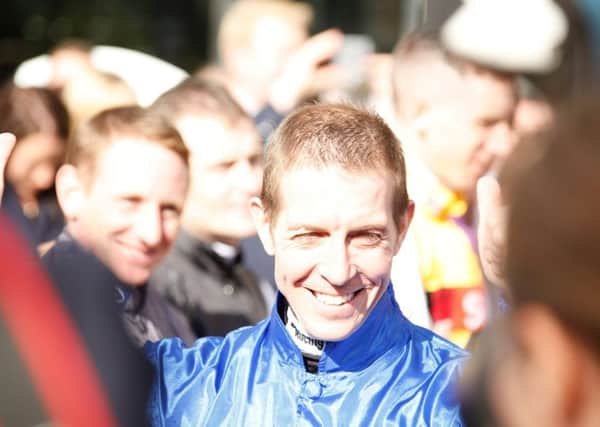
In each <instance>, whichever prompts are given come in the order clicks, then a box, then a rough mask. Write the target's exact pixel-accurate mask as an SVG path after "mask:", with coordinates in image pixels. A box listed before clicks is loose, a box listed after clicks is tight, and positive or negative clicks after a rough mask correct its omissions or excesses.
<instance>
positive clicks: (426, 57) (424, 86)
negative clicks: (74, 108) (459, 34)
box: [392, 32, 511, 119]
mask: <svg viewBox="0 0 600 427" xmlns="http://www.w3.org/2000/svg"><path fill="white" fill-rule="evenodd" d="M393 59H394V61H393V68H392V87H393V100H394V108H395V110H396V114H397V116H398V117H400V118H403V119H411V118H412V117H414V116H416V115H418V113H419V112H420V111H421V110H422V109H423V108H424V107H427V106H426V105H423V103H424V102H425V100H428V99H435V98H436V97H437V96H438V95H439V94H441V93H445V91H444V88H443V85H444V84H445V82H447V81H448V79H451V78H453V77H452V74H451V73H455V74H454V75H458V76H461V75H464V74H466V73H489V74H493V75H497V76H499V77H502V78H509V77H511V75H510V74H508V73H505V72H502V71H499V70H493V69H491V68H487V67H484V66H481V65H478V64H477V63H475V62H473V61H470V60H468V59H464V58H461V57H459V56H456V55H454V54H452V53H451V52H449V51H447V50H446V49H445V48H444V46H443V45H442V44H441V42H440V40H439V35H438V34H437V33H425V32H413V33H409V34H407V35H406V36H405V37H403V38H402V39H400V41H399V42H398V44H397V45H396V47H395V48H394V52H393ZM444 79H446V80H444ZM440 86H442V87H440ZM456 99H459V98H458V96H457V98H456Z"/></svg>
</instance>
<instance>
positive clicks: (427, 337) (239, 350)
mask: <svg viewBox="0 0 600 427" xmlns="http://www.w3.org/2000/svg"><path fill="white" fill-rule="evenodd" d="M281 298H282V296H281V295H278V300H279V299H281ZM276 307H277V304H276V305H275V308H274V309H273V311H272V313H271V315H270V317H269V318H267V319H266V320H264V321H262V322H261V323H259V324H258V325H256V326H253V327H246V328H241V329H238V330H236V331H234V332H231V333H230V334H228V335H227V336H226V337H225V338H216V337H209V338H201V339H199V340H198V341H196V343H195V344H194V346H193V347H190V348H185V346H184V345H183V343H182V342H181V341H180V340H179V339H168V340H162V341H159V342H157V343H148V344H146V347H145V350H146V353H147V355H148V357H149V359H150V360H151V362H152V363H153V364H154V367H155V369H156V373H157V379H156V383H155V387H154V390H153V393H152V397H151V402H150V407H149V411H150V418H151V421H152V424H153V425H155V426H182V427H187V426H222V425H226V426H359V425H360V426H364V425H373V426H384V425H386V426H387V425H390V426H391V425H394V426H444V427H445V426H461V425H462V421H461V419H460V414H459V407H458V404H457V399H456V397H455V395H454V384H455V382H456V379H457V375H458V374H459V370H460V367H461V365H462V364H463V362H464V361H465V359H466V357H467V353H466V352H464V351H463V350H461V349H460V348H458V347H456V346H454V345H453V344H451V343H450V342H448V341H446V340H444V339H443V338H440V337H438V336H437V335H435V334H433V333H432V332H430V331H428V330H426V329H423V328H420V327H417V326H415V325H413V324H412V323H410V322H409V321H408V320H406V318H405V317H404V316H403V315H402V313H401V312H400V309H399V308H398V305H397V304H396V302H395V299H394V295H393V291H392V287H391V286H389V287H388V290H387V292H386V293H385V294H384V295H383V297H382V298H381V300H380V301H379V302H378V303H377V305H376V307H375V308H374V309H373V311H372V312H371V314H370V315H369V317H368V318H367V319H366V320H365V321H364V323H363V324H362V325H361V326H360V327H359V328H358V329H357V330H356V331H355V332H354V333H353V334H352V335H351V336H350V337H348V338H347V339H345V340H343V341H339V342H327V343H326V345H325V349H324V352H323V355H322V356H321V359H320V361H319V365H318V367H319V369H318V373H316V374H311V373H308V372H307V371H306V369H305V367H304V362H303V358H302V354H301V353H300V351H299V350H298V348H297V347H296V345H295V344H294V342H293V341H292V339H291V337H290V336H289V335H288V332H287V331H286V329H285V325H284V324H283V321H282V320H281V317H280V315H279V314H278V311H277V309H276Z"/></svg>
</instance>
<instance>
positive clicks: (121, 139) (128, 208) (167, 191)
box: [43, 107, 192, 345]
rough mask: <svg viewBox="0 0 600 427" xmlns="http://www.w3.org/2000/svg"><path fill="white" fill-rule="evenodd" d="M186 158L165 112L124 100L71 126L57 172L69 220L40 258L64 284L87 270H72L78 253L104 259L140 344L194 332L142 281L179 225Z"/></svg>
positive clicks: (80, 280) (77, 281)
mask: <svg viewBox="0 0 600 427" xmlns="http://www.w3.org/2000/svg"><path fill="white" fill-rule="evenodd" d="M187 159H188V151H187V149H186V147H185V145H184V144H183V142H182V140H181V138H180V136H179V134H178V133H177V131H176V130H175V129H173V128H172V127H171V126H169V125H168V124H167V123H166V122H165V121H164V120H162V119H160V118H158V117H154V116H152V115H150V114H149V113H148V112H146V111H145V110H143V109H141V108H139V107H122V108H117V109H113V110H107V111H105V112H103V113H100V114H99V115H97V116H95V117H94V118H92V119H91V120H90V121H88V122H87V123H85V124H84V125H83V126H82V127H81V128H80V129H79V130H78V131H77V133H76V134H75V136H74V139H73V142H72V144H71V146H70V148H69V152H68V154H67V162H66V164H65V165H63V166H62V167H61V169H60V170H59V172H58V175H57V179H56V188H57V194H58V198H59V202H60V205H61V208H62V210H63V212H64V214H65V217H66V220H67V227H66V230H65V231H64V232H63V233H62V234H61V235H60V236H59V237H58V239H57V242H56V244H55V245H54V246H53V247H52V248H51V249H50V250H49V251H48V252H47V253H46V254H45V255H44V257H43V260H44V263H45V264H46V266H47V267H48V269H49V271H50V273H51V275H52V277H53V278H54V279H55V281H56V283H57V285H58V286H59V287H64V288H69V287H73V286H86V276H87V274H91V273H86V272H85V271H79V270H78V269H79V268H81V267H80V265H78V264H79V263H78V262H77V261H78V260H79V259H91V260H92V261H89V263H90V264H93V265H100V266H102V267H104V269H105V270H106V271H107V273H106V277H107V282H108V283H107V284H106V286H107V288H110V289H112V290H114V292H116V294H117V302H118V303H119V304H120V305H121V308H122V311H123V318H124V320H125V322H126V326H127V328H128V331H129V332H130V334H131V336H132V338H133V339H134V340H135V342H136V343H137V344H138V345H142V344H143V343H144V342H145V341H147V340H151V341H155V340H158V339H160V338H163V337H167V336H179V337H181V338H182V339H184V340H186V341H188V342H189V341H191V340H192V336H191V333H190V331H189V328H188V327H187V323H186V322H185V320H184V319H183V317H180V314H179V313H177V311H176V310H175V309H174V308H173V307H171V306H169V305H168V304H167V303H166V302H165V301H164V300H163V299H162V298H161V297H160V296H159V295H158V294H156V293H154V292H153V291H151V290H149V289H148V287H147V286H146V283H147V281H148V279H149V278H150V274H151V272H152V270H153V269H154V268H155V267H156V266H157V265H158V263H159V262H160V261H162V259H163V258H164V256H165V255H166V254H167V251H168V250H169V249H170V247H171V245H172V243H173V241H174V239H175V236H176V234H177V231H178V229H179V220H180V216H181V212H182V210H183V204H184V201H185V197H186V193H187V188H188V165H187ZM95 269H101V267H95ZM77 276H80V277H77Z"/></svg>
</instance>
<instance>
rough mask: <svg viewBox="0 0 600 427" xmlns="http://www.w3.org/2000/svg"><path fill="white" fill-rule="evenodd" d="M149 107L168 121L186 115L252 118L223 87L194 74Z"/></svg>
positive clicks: (233, 120)
mask: <svg viewBox="0 0 600 427" xmlns="http://www.w3.org/2000/svg"><path fill="white" fill-rule="evenodd" d="M150 110H151V111H152V113H154V114H157V115H160V116H162V117H164V118H165V119H166V120H167V121H169V123H171V124H174V123H175V122H176V121H177V119H179V118H181V117H182V116H184V115H187V114H192V115H199V116H210V117H217V118H220V119H223V120H225V121H226V122H227V123H230V124H235V123H237V122H239V121H240V120H249V121H251V120H252V119H251V118H250V116H249V115H248V114H247V113H246V112H245V111H244V110H243V109H242V107H240V105H239V104H238V103H237V102H236V101H235V100H234V99H233V97H232V96H231V95H230V94H229V92H228V91H227V89H225V87H224V86H222V85H221V84H219V83H217V82H213V81H210V80H207V79H201V78H198V77H190V78H188V79H186V80H184V81H183V82H181V83H180V84H178V85H177V86H175V87H174V88H172V89H170V90H169V91H167V92H165V93H164V94H162V95H161V96H160V97H159V98H158V99H157V100H156V101H155V102H154V103H153V104H152V106H151V107H150Z"/></svg>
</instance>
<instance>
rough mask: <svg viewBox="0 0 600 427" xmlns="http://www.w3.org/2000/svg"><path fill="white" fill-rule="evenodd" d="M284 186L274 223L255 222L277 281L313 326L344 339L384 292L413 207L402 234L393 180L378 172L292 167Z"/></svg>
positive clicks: (304, 320) (304, 322)
mask: <svg viewBox="0 0 600 427" xmlns="http://www.w3.org/2000/svg"><path fill="white" fill-rule="evenodd" d="M280 188H281V190H280V192H279V197H280V208H279V212H278V213H277V214H276V216H275V217H274V218H273V222H270V221H269V219H268V217H263V221H262V223H261V220H259V221H258V223H259V230H260V236H261V238H262V239H263V242H265V247H266V248H267V249H268V250H269V252H272V253H273V255H274V256H275V280H276V282H277V286H278V288H279V290H280V291H281V293H282V294H283V295H284V296H285V297H286V299H287V300H288V302H289V304H290V306H291V307H292V309H293V310H294V313H295V314H296V316H297V317H298V319H299V320H300V321H301V323H302V325H303V327H304V328H305V329H306V330H307V332H308V333H310V334H311V335H313V336H315V337H318V338H320V339H324V340H328V341H337V340H341V339H344V338H346V337H348V336H349V335H350V334H351V333H352V332H353V331H355V330H356V329H357V328H358V327H359V326H360V325H361V324H362V322H363V321H364V320H365V319H366V317H367V316H368V315H369V313H370V312H371V310H372V309H373V307H375V305H376V304H377V302H378V301H379V299H380V298H381V296H382V295H383V293H384V292H385V290H386V288H387V286H388V283H389V280H390V268H391V262H392V257H393V256H394V255H395V254H396V252H397V251H398V249H399V248H400V244H401V242H402V238H403V237H404V234H405V232H406V228H407V227H408V223H409V222H410V217H411V215H412V209H409V210H408V212H407V213H406V214H405V217H404V218H402V219H401V221H400V223H401V224H402V227H401V228H402V229H401V230H400V233H399V232H398V230H397V227H396V223H395V221H394V217H393V214H392V195H393V186H392V183H391V180H390V179H389V178H387V177H386V176H385V175H383V174H378V173H358V174H352V173H349V172H347V171H344V170H341V169H339V168H337V167H330V168H326V169H323V170H317V169H313V168H300V169H293V170H291V171H288V172H287V173H285V175H284V176H283V179H282V181H281V185H280ZM257 203H259V202H257ZM255 207H256V203H253V208H255ZM258 217H260V215H258Z"/></svg>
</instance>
